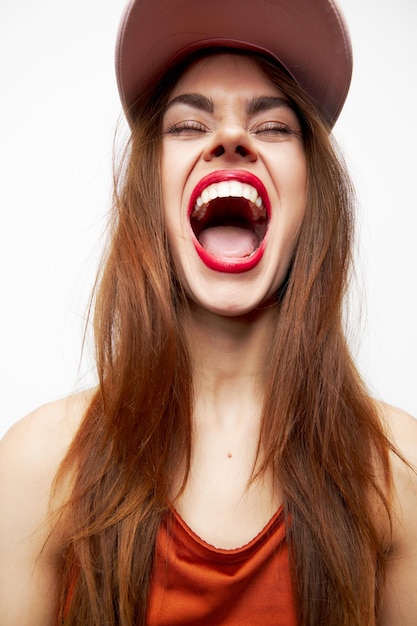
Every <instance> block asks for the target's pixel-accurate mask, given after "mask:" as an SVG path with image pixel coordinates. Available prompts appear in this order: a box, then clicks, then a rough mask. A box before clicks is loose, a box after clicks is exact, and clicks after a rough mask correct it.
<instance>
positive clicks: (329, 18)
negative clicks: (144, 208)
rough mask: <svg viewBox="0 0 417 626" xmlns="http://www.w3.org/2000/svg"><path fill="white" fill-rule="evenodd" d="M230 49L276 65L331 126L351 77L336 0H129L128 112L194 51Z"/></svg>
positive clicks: (124, 48) (122, 61)
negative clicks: (249, 52)
mask: <svg viewBox="0 0 417 626" xmlns="http://www.w3.org/2000/svg"><path fill="white" fill-rule="evenodd" d="M216 46H219V47H230V48H234V49H245V50H254V51H258V52H262V53H264V54H265V53H266V54H268V55H269V56H272V57H273V58H274V59H276V60H277V61H279V63H281V64H282V65H283V66H284V67H285V68H286V69H287V71H288V72H289V73H290V74H291V75H292V76H293V78H294V79H295V80H296V81H297V83H298V84H299V85H300V86H301V87H302V88H303V89H304V91H305V92H307V94H309V96H310V97H311V98H312V100H313V101H314V102H315V104H316V106H317V108H318V109H319V111H321V113H322V115H323V116H324V118H325V119H326V120H327V122H328V123H329V124H330V125H331V126H333V124H334V123H335V121H336V119H337V117H338V116H339V113H340V111H341V109H342V107H343V104H344V102H345V99H346V96H347V92H348V90H349V85H350V80H351V75H352V50H351V44H350V38H349V33H348V31H347V27H346V25H345V22H344V20H343V17H342V15H341V13H340V10H339V9H338V8H337V6H336V4H335V2H333V1H332V0H132V1H131V2H129V4H128V6H127V8H126V10H125V13H124V16H123V19H122V22H121V25H120V29H119V34H118V40H117V49H116V74H117V82H118V87H119V92H120V97H121V100H122V103H123V106H124V108H125V110H126V111H128V110H129V108H130V106H131V105H132V104H133V103H134V102H135V100H136V99H137V97H138V95H139V94H140V93H141V91H142V90H143V89H144V88H146V87H149V86H151V85H152V84H154V83H156V81H157V80H158V78H159V77H160V76H161V75H162V74H163V73H164V72H165V71H166V70H167V69H168V68H169V67H170V66H172V65H173V63H174V61H176V60H178V59H179V58H180V57H183V56H185V54H186V53H188V52H189V51H191V50H198V49H204V48H206V47H216Z"/></svg>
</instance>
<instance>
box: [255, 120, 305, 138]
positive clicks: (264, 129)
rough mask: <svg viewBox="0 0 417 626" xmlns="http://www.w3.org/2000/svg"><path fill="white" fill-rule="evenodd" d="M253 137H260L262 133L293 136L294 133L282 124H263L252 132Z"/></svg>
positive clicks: (286, 125)
mask: <svg viewBox="0 0 417 626" xmlns="http://www.w3.org/2000/svg"><path fill="white" fill-rule="evenodd" d="M252 132H253V133H254V134H255V135H260V134H262V133H271V134H272V133H277V134H283V135H294V134H295V131H294V130H293V129H292V128H291V127H290V126H288V124H283V123H282V122H265V123H264V124H260V125H259V126H257V127H256V128H254V129H253V131H252Z"/></svg>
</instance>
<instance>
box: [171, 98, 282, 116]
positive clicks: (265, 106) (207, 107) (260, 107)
mask: <svg viewBox="0 0 417 626" xmlns="http://www.w3.org/2000/svg"><path fill="white" fill-rule="evenodd" d="M176 104H185V105H187V106H190V107H193V108H195V109H199V110H200V111H205V112H206V113H213V112H214V108H215V107H214V103H213V100H212V99H211V98H208V97H207V96H204V95H203V94H200V93H184V94H181V95H179V96H175V98H173V99H172V100H170V102H168V104H167V105H166V107H165V112H166V111H168V109H170V108H171V107H172V106H174V105H176ZM282 107H286V108H287V109H293V107H292V106H291V103H290V102H289V100H287V98H284V97H282V96H260V97H258V98H252V99H251V100H249V101H248V102H247V104H246V107H245V108H246V113H247V114H248V115H256V114H257V113H262V112H263V111H269V110H271V109H277V108H282Z"/></svg>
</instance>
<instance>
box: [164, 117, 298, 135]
mask: <svg viewBox="0 0 417 626" xmlns="http://www.w3.org/2000/svg"><path fill="white" fill-rule="evenodd" d="M206 132H208V129H207V127H206V126H205V125H204V124H202V123H201V122H197V121H195V120H186V121H183V122H178V123H176V124H172V126H169V127H168V128H167V129H166V130H165V131H164V133H163V134H164V135H181V134H193V133H206ZM250 132H252V133H253V134H254V135H262V134H266V135H268V134H269V135H274V134H276V135H297V134H299V133H297V132H296V131H295V130H293V129H292V128H291V127H290V126H288V124H284V123H283V122H264V123H263V124H260V125H259V126H256V127H255V128H253V129H250Z"/></svg>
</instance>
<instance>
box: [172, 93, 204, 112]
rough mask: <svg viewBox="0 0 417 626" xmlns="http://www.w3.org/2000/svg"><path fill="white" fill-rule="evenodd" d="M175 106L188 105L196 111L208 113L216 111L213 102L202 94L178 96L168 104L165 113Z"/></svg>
mask: <svg viewBox="0 0 417 626" xmlns="http://www.w3.org/2000/svg"><path fill="white" fill-rule="evenodd" d="M175 104H186V105H188V106H190V107H193V108H194V109H200V111H205V112H206V113H213V111H214V104H213V100H211V98H207V96H203V94H201V93H184V94H181V95H179V96H176V97H175V98H173V99H172V100H170V101H169V102H168V104H167V105H166V107H165V112H166V111H168V109H170V108H171V107H172V106H174V105H175Z"/></svg>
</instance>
